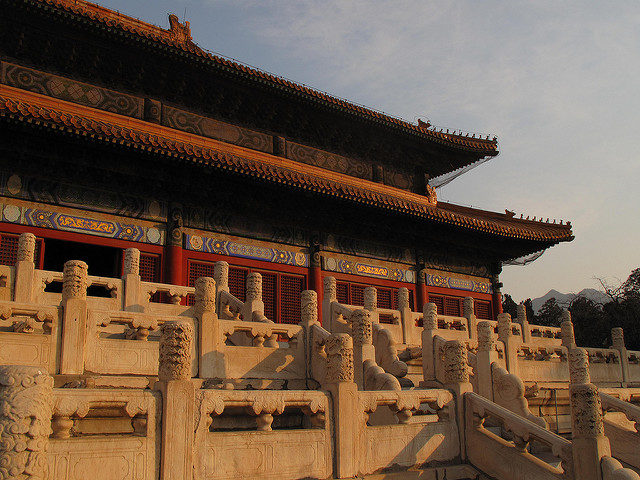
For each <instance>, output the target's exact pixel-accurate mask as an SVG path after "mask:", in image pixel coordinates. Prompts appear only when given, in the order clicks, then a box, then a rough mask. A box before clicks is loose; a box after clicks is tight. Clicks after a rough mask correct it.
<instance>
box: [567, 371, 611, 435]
mask: <svg viewBox="0 0 640 480" xmlns="http://www.w3.org/2000/svg"><path fill="white" fill-rule="evenodd" d="M570 395H571V419H572V421H573V430H572V431H573V436H574V438H575V437H597V436H601V435H604V424H603V421H602V404H601V401H600V394H599V393H598V388H597V387H596V386H595V385H593V384H592V383H585V384H582V385H573V386H571V389H570Z"/></svg>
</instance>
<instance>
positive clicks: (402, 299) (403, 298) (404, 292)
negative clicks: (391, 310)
mask: <svg viewBox="0 0 640 480" xmlns="http://www.w3.org/2000/svg"><path fill="white" fill-rule="evenodd" d="M407 308H410V307H409V289H408V288H407V287H402V288H400V289H399V290H398V310H405V309H407Z"/></svg>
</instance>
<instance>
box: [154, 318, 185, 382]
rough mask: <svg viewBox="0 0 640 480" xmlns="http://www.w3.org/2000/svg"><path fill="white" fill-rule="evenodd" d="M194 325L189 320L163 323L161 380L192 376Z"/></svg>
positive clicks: (159, 373)
mask: <svg viewBox="0 0 640 480" xmlns="http://www.w3.org/2000/svg"><path fill="white" fill-rule="evenodd" d="M192 342H193V326H192V325H191V324H189V323H187V322H178V321H169V322H165V323H164V324H163V325H162V336H161V338H160V367H159V371H158V378H159V380H160V381H165V382H166V381H169V380H189V379H190V378H191V345H192Z"/></svg>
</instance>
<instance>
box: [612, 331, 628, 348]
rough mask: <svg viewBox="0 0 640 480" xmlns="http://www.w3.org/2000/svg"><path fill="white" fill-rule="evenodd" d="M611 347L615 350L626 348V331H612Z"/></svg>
mask: <svg viewBox="0 0 640 480" xmlns="http://www.w3.org/2000/svg"><path fill="white" fill-rule="evenodd" d="M611 345H612V346H613V348H625V345H624V330H623V329H622V328H621V327H615V328H612V329H611Z"/></svg>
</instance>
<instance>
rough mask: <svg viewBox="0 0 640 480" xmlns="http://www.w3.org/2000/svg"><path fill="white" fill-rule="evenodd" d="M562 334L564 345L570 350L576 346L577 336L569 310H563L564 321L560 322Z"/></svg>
mask: <svg viewBox="0 0 640 480" xmlns="http://www.w3.org/2000/svg"><path fill="white" fill-rule="evenodd" d="M560 335H561V336H562V346H563V347H566V348H567V349H568V350H571V349H572V348H575V347H576V336H575V334H574V333H573V323H572V322H571V314H570V313H569V310H563V311H562V323H561V324H560Z"/></svg>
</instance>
